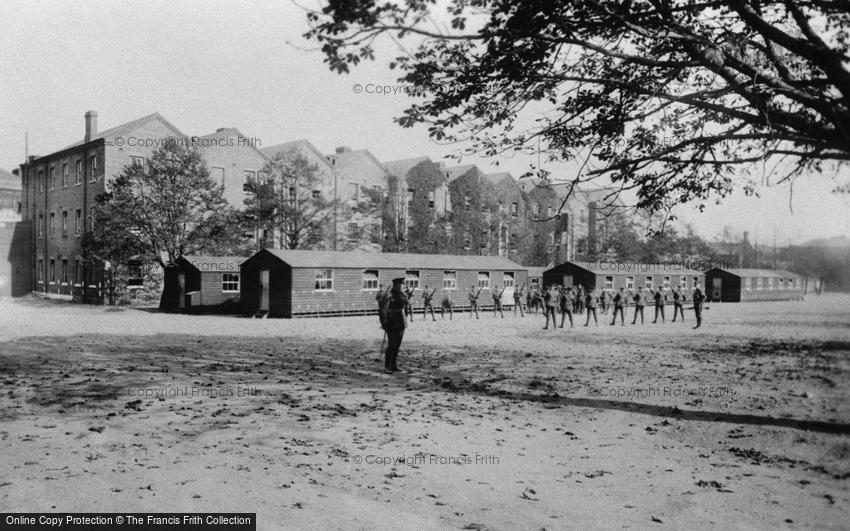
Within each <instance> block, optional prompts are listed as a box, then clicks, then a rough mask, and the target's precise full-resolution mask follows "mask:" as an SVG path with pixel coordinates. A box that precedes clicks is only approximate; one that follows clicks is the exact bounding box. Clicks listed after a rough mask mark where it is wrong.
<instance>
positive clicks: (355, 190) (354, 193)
mask: <svg viewBox="0 0 850 531" xmlns="http://www.w3.org/2000/svg"><path fill="white" fill-rule="evenodd" d="M351 199H352V200H353V201H359V200H360V185H359V184H357V183H351Z"/></svg>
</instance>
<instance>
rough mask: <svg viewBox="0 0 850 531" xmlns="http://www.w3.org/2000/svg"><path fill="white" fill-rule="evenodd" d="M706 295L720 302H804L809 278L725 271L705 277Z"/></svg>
mask: <svg viewBox="0 0 850 531" xmlns="http://www.w3.org/2000/svg"><path fill="white" fill-rule="evenodd" d="M705 278H706V285H707V286H708V289H707V293H706V295H707V296H708V297H709V300H712V301H720V302H748V301H782V300H798V299H802V298H803V295H804V294H805V292H806V279H805V277H803V276H801V275H798V274H796V273H791V272H790V271H783V270H774V269H724V268H719V267H715V268H714V269H711V270H709V271H708V272H706V274H705Z"/></svg>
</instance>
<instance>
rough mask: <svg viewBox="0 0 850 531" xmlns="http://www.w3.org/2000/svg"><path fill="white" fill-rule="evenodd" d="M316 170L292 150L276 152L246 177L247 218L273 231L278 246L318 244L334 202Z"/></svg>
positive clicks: (285, 247) (329, 217)
mask: <svg viewBox="0 0 850 531" xmlns="http://www.w3.org/2000/svg"><path fill="white" fill-rule="evenodd" d="M318 171H319V170H318V167H317V166H316V165H315V164H310V162H309V161H308V160H307V159H306V158H305V157H304V156H303V155H301V154H300V153H298V152H296V151H291V152H286V153H278V154H276V155H275V156H274V157H273V158H272V160H270V161H269V162H268V163H267V164H266V166H265V167H264V169H263V171H262V172H261V174H260V176H258V177H255V178H249V179H248V183H247V186H246V191H247V192H248V197H247V198H246V199H245V215H246V217H247V219H249V220H251V223H254V224H255V225H256V226H257V227H259V228H261V229H267V230H269V231H272V232H273V233H274V234H276V235H277V238H278V241H279V245H280V247H281V248H284V249H305V248H311V247H316V246H319V245H320V244H321V243H322V242H323V240H324V229H325V226H326V224H327V222H328V221H329V220H330V219H331V218H332V216H333V212H334V202H333V201H332V200H328V199H326V198H325V197H324V194H323V193H322V180H321V177H320V176H319V173H318Z"/></svg>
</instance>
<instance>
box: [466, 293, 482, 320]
mask: <svg viewBox="0 0 850 531" xmlns="http://www.w3.org/2000/svg"><path fill="white" fill-rule="evenodd" d="M483 289H484V288H478V291H475V286H470V287H469V295H468V296H469V318H470V319H472V312H475V318H476V319H480V318H479V317H478V296H479V295H481V290H483Z"/></svg>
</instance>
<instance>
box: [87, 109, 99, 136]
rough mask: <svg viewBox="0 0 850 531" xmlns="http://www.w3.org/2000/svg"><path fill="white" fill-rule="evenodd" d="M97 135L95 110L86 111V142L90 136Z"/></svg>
mask: <svg viewBox="0 0 850 531" xmlns="http://www.w3.org/2000/svg"><path fill="white" fill-rule="evenodd" d="M95 135H97V111H88V112H86V138H85V141H86V142H91V139H92V137H94V136H95Z"/></svg>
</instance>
